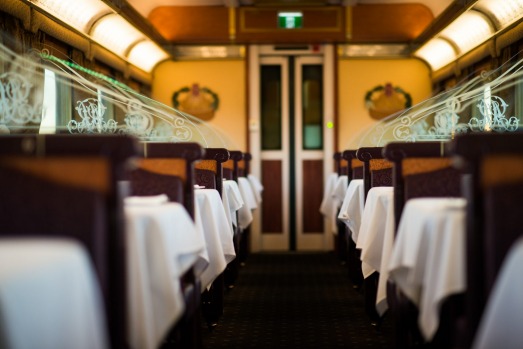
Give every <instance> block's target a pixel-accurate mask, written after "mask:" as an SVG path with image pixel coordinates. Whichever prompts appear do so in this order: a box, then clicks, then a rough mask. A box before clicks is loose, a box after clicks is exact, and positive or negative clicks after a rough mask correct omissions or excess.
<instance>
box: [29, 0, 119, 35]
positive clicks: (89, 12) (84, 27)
mask: <svg viewBox="0 0 523 349" xmlns="http://www.w3.org/2000/svg"><path fill="white" fill-rule="evenodd" d="M31 2H33V3H34V4H35V5H37V6H38V7H40V8H41V9H43V10H45V11H47V12H49V13H50V14H52V15H53V16H55V17H56V18H58V19H60V20H61V21H63V22H65V23H67V24H69V25H71V26H72V27H74V28H76V29H78V30H80V31H81V32H82V33H84V34H88V33H89V30H90V27H91V25H92V24H93V23H94V22H95V21H96V20H97V19H98V18H100V17H102V16H103V15H105V14H108V13H112V10H111V9H110V8H109V6H107V5H106V4H105V3H104V2H103V1H100V0H74V1H71V0H31Z"/></svg>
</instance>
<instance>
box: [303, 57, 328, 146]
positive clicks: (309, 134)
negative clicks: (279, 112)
mask: <svg viewBox="0 0 523 349" xmlns="http://www.w3.org/2000/svg"><path fill="white" fill-rule="evenodd" d="M302 77H303V78H302V115H303V120H302V121H303V131H302V132H303V133H302V134H303V149H306V150H315V149H323V127H322V125H323V67H322V66H321V65H319V64H318V65H304V66H303V67H302Z"/></svg>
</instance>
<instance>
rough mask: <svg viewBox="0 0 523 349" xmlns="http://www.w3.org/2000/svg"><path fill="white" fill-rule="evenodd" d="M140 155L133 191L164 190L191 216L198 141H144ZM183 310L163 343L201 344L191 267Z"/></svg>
mask: <svg viewBox="0 0 523 349" xmlns="http://www.w3.org/2000/svg"><path fill="white" fill-rule="evenodd" d="M142 146H143V157H142V158H141V159H140V160H139V161H138V168H137V169H136V170H134V171H133V172H132V173H131V175H130V179H131V183H132V185H131V186H132V189H133V195H158V194H167V196H168V197H169V200H171V201H176V202H179V203H181V204H183V205H184V207H185V209H186V210H187V212H188V213H189V215H190V216H191V217H192V218H193V219H194V183H195V179H194V178H195V175H194V163H195V162H196V161H198V160H200V159H202V158H203V156H204V149H203V148H202V147H201V146H200V145H199V144H197V143H143V144H142ZM181 284H182V290H183V294H184V300H185V307H186V309H185V312H184V315H183V316H182V318H181V320H180V321H179V322H178V323H177V324H173V325H175V326H174V327H173V328H172V329H171V331H170V333H169V334H168V336H167V338H166V341H165V346H166V347H168V346H180V347H183V348H200V347H201V345H202V344H201V334H200V317H199V313H200V290H201V286H200V283H199V280H198V279H197V277H196V275H195V274H194V271H193V269H192V268H191V269H189V270H188V271H187V272H186V273H185V275H183V276H182V278H181Z"/></svg>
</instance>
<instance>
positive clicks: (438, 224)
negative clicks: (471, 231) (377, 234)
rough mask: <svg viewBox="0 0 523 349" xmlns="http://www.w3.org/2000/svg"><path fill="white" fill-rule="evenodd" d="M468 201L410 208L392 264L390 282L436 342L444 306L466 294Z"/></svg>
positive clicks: (423, 201)
mask: <svg viewBox="0 0 523 349" xmlns="http://www.w3.org/2000/svg"><path fill="white" fill-rule="evenodd" d="M465 211H466V200H465V199H464V198H452V197H444V198H415V199H410V200H408V201H407V202H406V204H405V207H404V210H403V213H402V216H401V219H400V222H399V225H398V230H397V234H396V239H395V242H394V246H393V250H392V253H391V256H390V260H389V265H388V269H389V278H390V279H391V280H392V281H393V282H394V283H395V284H396V285H397V287H398V288H399V289H400V290H401V291H402V292H403V293H404V294H405V295H406V296H407V297H408V298H409V299H410V300H411V301H412V302H413V303H414V304H415V305H416V306H417V308H418V310H419V317H418V326H419V328H420V331H421V334H422V335H423V337H424V338H425V340H427V341H430V340H431V339H432V338H433V336H434V334H435V333H436V331H437V329H438V326H439V312H440V307H441V304H442V302H443V301H444V300H445V299H446V298H447V297H449V296H451V295H455V294H460V293H463V292H465V289H466V274H465V269H466V264H465V263H466V258H465V253H466V252H465V237H466V232H465V216H466V212H465Z"/></svg>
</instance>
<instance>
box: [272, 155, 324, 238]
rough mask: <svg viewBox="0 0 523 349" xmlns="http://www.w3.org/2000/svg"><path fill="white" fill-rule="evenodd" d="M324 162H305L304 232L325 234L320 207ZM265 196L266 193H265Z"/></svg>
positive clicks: (303, 191)
mask: <svg viewBox="0 0 523 349" xmlns="http://www.w3.org/2000/svg"><path fill="white" fill-rule="evenodd" d="M321 183H323V160H304V161H303V188H301V191H302V193H303V232H304V233H320V234H321V233H323V216H322V215H321V214H320V205H321V200H322V198H323V186H322V185H321ZM264 195H265V193H264Z"/></svg>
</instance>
